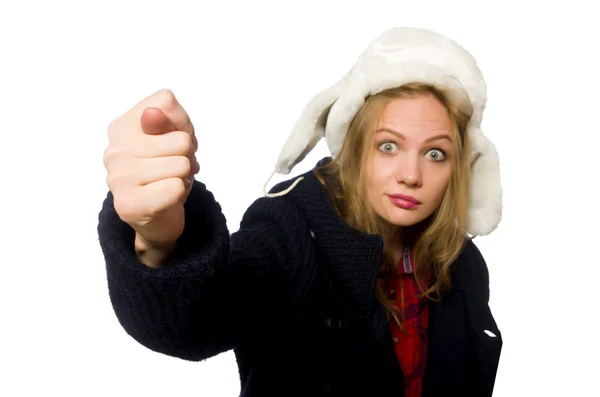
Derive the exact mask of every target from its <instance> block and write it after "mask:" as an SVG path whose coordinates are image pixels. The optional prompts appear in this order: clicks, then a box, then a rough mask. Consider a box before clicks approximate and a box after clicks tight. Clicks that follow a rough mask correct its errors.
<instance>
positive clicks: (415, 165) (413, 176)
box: [396, 154, 423, 187]
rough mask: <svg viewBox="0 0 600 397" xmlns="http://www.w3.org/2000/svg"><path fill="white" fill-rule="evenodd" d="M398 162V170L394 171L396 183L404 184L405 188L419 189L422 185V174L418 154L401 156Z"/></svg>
mask: <svg viewBox="0 0 600 397" xmlns="http://www.w3.org/2000/svg"><path fill="white" fill-rule="evenodd" d="M402 157H403V158H402V159H399V160H398V170H397V171H396V182H398V183H399V184H400V183H404V184H405V185H407V186H411V187H419V186H421V184H422V183H423V174H422V172H421V164H420V161H419V156H418V154H410V155H407V156H402Z"/></svg>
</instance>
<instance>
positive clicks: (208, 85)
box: [0, 1, 600, 397]
mask: <svg viewBox="0 0 600 397" xmlns="http://www.w3.org/2000/svg"><path fill="white" fill-rule="evenodd" d="M348 3H349V2H328V1H318V2H313V3H310V2H307V1H301V2H300V1H296V2H275V1H274V2H272V3H270V4H269V3H266V2H257V1H251V2H242V1H239V2H226V1H222V2H216V1H215V2H194V3H192V2H190V3H187V4H186V3H183V2H176V1H168V2H167V1H161V2H154V1H144V2H141V1H139V2H127V1H119V2H116V1H113V2H109V1H102V2H95V3H92V2H83V1H79V2H75V1H73V2H71V3H67V2H64V1H47V2H41V1H39V2H27V1H21V2H18V3H17V2H12V3H9V2H5V3H4V2H3V3H2V6H0V43H1V52H0V116H1V121H0V133H1V135H0V137H1V140H0V162H1V163H0V165H1V167H0V172H1V173H2V182H1V184H0V186H1V190H2V191H1V195H0V200H1V202H2V208H3V213H2V216H1V218H0V219H1V221H0V222H1V223H0V224H1V227H0V233H1V239H0V244H1V250H0V255H1V260H0V264H1V267H2V271H1V272H0V305H1V314H0V315H1V317H0V324H1V325H0V334H1V336H0V362H1V375H0V379H1V380H0V395H2V396H40V395H63V396H105V395H110V396H145V397H152V396H178V395H197V396H235V395H237V394H238V393H239V389H240V388H239V383H238V374H237V367H236V364H235V360H234V356H233V354H232V353H225V354H222V355H220V356H218V357H216V358H214V359H211V360H208V361H206V362H201V363H192V362H186V361H183V360H179V359H175V358H171V357H167V356H164V355H161V354H158V353H154V352H152V351H150V350H148V349H146V348H144V347H143V346H141V345H139V344H137V343H136V342H135V341H134V340H133V339H131V338H130V337H129V336H127V334H126V333H125V331H124V330H123V329H122V328H121V327H120V325H119V324H118V322H117V319H116V317H115V315H114V313H113V311H112V307H111V304H110V301H109V297H108V291H107V285H106V274H105V269H104V260H103V256H102V253H101V250H100V246H99V243H98V239H97V232H96V226H97V222H98V219H97V216H98V212H99V210H100V207H101V204H102V201H103V200H104V198H105V196H106V193H107V187H106V185H105V176H106V174H105V170H104V168H103V164H102V153H103V151H104V149H105V147H106V144H107V135H106V128H107V126H108V124H109V123H110V121H111V120H112V119H114V118H116V117H117V116H118V115H120V114H121V113H123V112H125V111H126V110H128V109H129V108H130V107H131V106H133V105H134V104H135V103H137V102H138V101H139V100H140V99H142V98H143V97H145V96H147V95H149V94H151V93H153V92H155V91H157V90H158V89H160V88H163V87H166V88H170V89H172V90H173V91H174V93H175V95H176V96H177V97H178V99H179V100H180V102H181V103H182V104H183V106H184V107H185V108H186V109H187V111H188V112H189V114H190V115H191V118H192V121H193V122H194V124H195V127H196V131H197V135H198V139H199V141H200V149H199V152H198V157H199V161H200V163H201V167H202V170H201V172H200V173H199V175H198V176H197V178H198V179H199V180H201V181H203V182H205V183H206V184H207V186H208V187H209V189H210V190H212V191H213V192H214V194H215V195H216V197H217V199H218V200H219V202H220V203H221V204H222V206H223V208H224V212H225V215H226V216H227V219H228V225H229V227H230V229H231V231H234V230H237V227H238V225H239V221H240V219H241V216H242V214H243V212H244V210H245V209H246V208H247V206H248V205H249V204H250V203H251V202H252V201H254V199H256V198H257V197H259V196H260V195H261V194H262V187H263V183H264V182H265V181H266V179H267V178H268V176H269V175H270V173H271V170H272V167H273V165H274V164H275V161H276V159H277V156H278V154H279V150H280V148H281V146H282V144H283V142H284V140H285V139H286V137H287V135H288V133H289V132H290V130H291V128H292V126H293V125H294V123H295V122H296V119H297V117H298V116H299V114H300V112H301V111H302V108H303V107H304V105H305V104H306V103H307V102H308V101H309V100H310V99H311V98H312V96H313V95H315V94H316V93H317V92H319V91H320V90H322V89H325V88H327V87H329V86H330V85H331V84H333V83H334V82H336V81H337V80H338V79H339V78H340V77H342V76H343V75H344V74H345V73H346V72H347V70H348V69H349V68H350V66H351V65H352V64H353V63H354V61H355V60H356V58H357V57H358V55H359V54H360V53H361V52H362V51H363V50H364V48H366V46H367V45H368V43H369V42H370V41H371V40H372V39H374V38H375V37H376V36H377V35H378V34H379V33H381V32H383V31H384V30H387V29H388V28H391V27H393V26H416V27H424V28H429V29H433V30H436V31H438V32H440V33H443V34H446V35H448V36H450V37H452V38H454V39H455V40H457V41H458V42H459V43H461V44H462V45H463V46H464V47H465V48H467V49H468V50H469V51H470V52H471V53H472V54H473V55H474V56H475V57H476V58H477V60H478V62H479V65H480V67H481V68H482V70H483V73H484V76H485V78H486V81H487V83H488V89H489V91H488V93H489V101H488V107H487V109H486V112H485V115H484V121H483V130H484V132H485V133H486V134H487V135H488V136H489V137H490V138H491V139H492V140H493V141H494V143H495V144H496V146H497V148H498V151H499V153H500V160H501V169H502V179H503V187H504V213H503V220H502V223H501V224H500V226H499V228H498V229H497V230H496V231H495V232H494V233H492V234H491V235H489V236H486V237H480V238H477V239H476V240H475V242H476V244H477V245H478V246H479V247H480V249H481V250H482V252H483V254H484V256H485V258H486V260H487V263H488V266H489V270H490V277H491V294H492V297H491V302H490V305H491V307H492V310H493V313H494V316H495V317H496V320H497V322H498V324H499V327H500V329H501V331H502V332H503V337H504V349H503V351H502V357H501V361H500V367H499V370H498V376H497V382H496V389H495V394H494V395H495V396H530V395H540V396H559V395H560V396H564V395H569V396H600V385H598V384H597V379H598V370H599V369H600V368H599V365H598V356H599V354H600V343H599V342H598V325H599V324H598V320H597V315H598V312H599V310H598V298H597V290H598V276H600V273H599V271H598V267H599V265H600V263H599V259H598V255H597V247H598V222H599V221H600V219H599V216H598V205H597V204H598V187H597V185H596V184H597V181H598V176H597V174H598V171H600V166H599V163H598V161H599V160H600V157H599V154H600V152H599V149H600V148H599V144H600V139H599V137H598V136H599V133H600V119H599V114H600V109H599V105H600V99H599V98H600V96H599V92H600V77H599V76H600V62H599V60H598V48H599V44H598V41H599V40H600V29H599V28H598V23H597V16H598V12H597V11H594V10H593V9H592V7H595V6H593V5H583V4H587V3H584V2H577V1H569V2H561V3H560V4H556V5H549V4H548V3H550V2H540V3H539V5H538V4H534V3H533V2H520V4H519V5H518V6H516V3H515V5H510V4H509V3H507V2H496V3H494V5H492V4H491V3H489V2H482V1H481V2H477V3H476V2H472V3H464V2H457V1H452V2H445V3H441V2H440V3H431V2H424V1H410V2H403V1H389V2H383V1H369V2H367V1H361V2H359V3H356V5H349V4H348ZM556 3H558V2H556ZM16 4H18V5H16ZM589 4H593V2H589ZM325 155H327V150H326V145H325V144H324V142H321V143H320V144H319V146H318V147H317V149H315V151H313V153H311V154H310V155H309V157H308V158H307V159H306V160H305V161H304V162H303V163H301V164H300V165H299V166H297V168H296V169H294V171H293V172H292V176H293V175H296V174H298V173H301V172H304V171H305V170H308V169H309V168H312V166H314V164H315V163H316V162H317V161H318V159H320V158H321V157H323V156H325ZM284 178H285V179H287V176H280V177H278V178H275V179H274V180H272V181H271V183H270V186H272V185H273V184H274V183H276V182H278V181H280V180H283V179H284ZM282 348H285V347H284V346H282Z"/></svg>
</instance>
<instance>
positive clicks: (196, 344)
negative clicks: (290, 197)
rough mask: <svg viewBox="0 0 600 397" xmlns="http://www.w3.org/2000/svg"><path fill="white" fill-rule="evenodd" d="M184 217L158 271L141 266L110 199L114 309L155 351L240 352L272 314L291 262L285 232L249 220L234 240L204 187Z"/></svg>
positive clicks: (187, 355)
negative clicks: (246, 337)
mask: <svg viewBox="0 0 600 397" xmlns="http://www.w3.org/2000/svg"><path fill="white" fill-rule="evenodd" d="M185 214H186V215H185V216H186V218H185V222H186V224H185V229H184V232H183V234H182V235H181V237H180V238H179V240H178V241H177V245H176V248H175V250H174V251H173V253H172V254H171V255H170V256H169V257H168V259H167V260H166V261H165V262H164V263H163V265H162V266H161V267H160V268H151V267H148V266H146V265H144V264H143V263H141V262H140V260H139V258H138V257H137V256H136V253H135V248H134V240H135V231H133V229H131V228H130V227H129V225H128V224H126V223H124V222H123V221H121V219H120V218H119V217H118V215H117V214H116V212H115V210H114V207H113V200H112V195H111V194H110V193H109V194H108V197H107V198H106V200H105V202H104V205H103V208H102V210H101V212H100V216H99V225H98V233H99V237H100V244H101V247H102V250H103V253H104V257H105V261H106V270H107V278H108V289H109V295H110V299H111V303H112V305H113V308H114V311H115V314H116V316H117V318H118V320H119V322H120V324H121V325H122V326H123V328H124V329H125V331H126V332H127V333H128V334H129V335H130V336H132V337H133V338H134V339H135V340H136V341H138V342H139V343H141V344H142V345H144V346H146V347H147V348H149V349H151V350H154V351H157V352H160V353H164V354H167V355H170V356H174V357H179V358H182V359H186V360H192V361H198V360H202V359H206V358H209V357H212V356H214V355H216V354H219V353H221V352H223V351H226V350H229V349H231V348H233V347H235V346H236V345H237V344H238V343H239V341H240V338H241V337H242V336H243V335H244V334H245V333H247V332H251V329H252V327H255V326H257V324H260V319H261V316H263V315H267V314H268V312H270V311H272V310H275V307H274V305H275V302H278V298H277V295H276V294H277V291H276V290H274V288H275V286H277V285H278V281H279V279H280V276H281V272H283V269H284V268H283V266H284V263H292V262H293V258H290V257H289V256H290V255H289V253H288V252H287V246H286V244H285V241H283V236H285V233H282V232H281V231H280V230H279V227H278V226H276V225H275V223H273V222H272V221H270V220H267V219H261V217H260V216H245V217H244V218H245V219H244V220H243V221H242V223H241V227H240V229H239V231H237V232H236V233H234V234H233V235H231V237H230V236H229V232H228V230H227V227H226V222H225V218H224V216H223V214H222V213H221V208H220V206H219V204H218V203H217V202H216V201H215V200H214V197H213V195H212V194H211V193H210V192H209V191H208V190H206V187H205V186H204V185H203V184H202V183H200V182H196V183H195V184H194V187H193V189H192V192H191V194H190V196H189V198H188V200H187V201H186V204H185ZM288 260H289V261H288Z"/></svg>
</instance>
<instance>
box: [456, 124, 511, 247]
mask: <svg viewBox="0 0 600 397" xmlns="http://www.w3.org/2000/svg"><path fill="white" fill-rule="evenodd" d="M469 143H470V144H471V153H470V156H471V180H470V185H469V204H468V205H469V213H468V215H467V222H466V226H465V229H466V231H467V233H469V234H471V235H473V236H484V235H488V234H490V233H491V232H493V231H494V230H495V229H496V228H497V226H498V224H499V223H500V220H501V218H502V183H501V180H500V159H499V157H498V151H497V150H496V147H495V145H494V144H493V143H492V141H490V140H489V139H488V138H487V137H486V136H485V135H484V134H483V132H482V131H481V130H480V129H479V128H469Z"/></svg>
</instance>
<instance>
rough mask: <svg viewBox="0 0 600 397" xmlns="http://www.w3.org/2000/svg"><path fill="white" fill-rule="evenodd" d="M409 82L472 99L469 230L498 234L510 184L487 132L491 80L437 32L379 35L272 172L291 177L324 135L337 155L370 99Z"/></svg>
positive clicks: (309, 115)
mask: <svg viewBox="0 0 600 397" xmlns="http://www.w3.org/2000/svg"><path fill="white" fill-rule="evenodd" d="M409 82H423V83H429V84H432V85H434V86H438V87H440V86H442V87H445V88H450V92H452V93H454V94H455V95H457V97H456V99H458V102H459V103H460V102H461V101H470V103H471V106H472V108H473V115H472V118H471V121H470V122H469V125H468V136H469V139H470V144H471V159H472V160H471V167H472V176H471V183H470V191H469V213H468V217H467V224H466V232H467V233H469V234H470V235H472V236H478V235H487V234H489V233H491V232H492V231H494V229H496V227H497V226H498V224H499V222H500V219H501V215H502V187H501V181H500V167H499V158H498V153H497V151H496V148H495V146H494V144H493V143H492V142H491V141H490V140H489V139H488V138H487V137H486V136H485V135H484V134H483V132H482V131H481V129H480V126H481V121H482V116H483V111H484V109H485V105H486V99H487V89H486V84H485V82H484V79H483V76H482V74H481V71H480V70H479V67H478V66H477V63H476V61H475V59H474V58H473V56H472V55H471V54H470V53H469V52H467V51H466V50H465V49H464V48H463V47H461V46H460V45H459V44H458V43H456V42H455V41H453V40H451V39H450V38H448V37H445V36H443V35H441V34H439V33H436V32H433V31H431V30H426V29H419V28H408V27H405V28H393V29H390V30H388V31H386V32H384V33H382V34H381V35H380V36H379V37H377V38H376V39H375V40H373V41H372V42H371V44H370V45H369V46H368V48H367V49H366V50H365V51H364V52H363V53H362V54H361V56H360V57H359V58H358V60H357V61H356V63H355V64H354V66H353V67H352V68H351V69H350V71H349V73H348V74H347V75H346V76H344V78H342V79H341V80H340V81H339V82H338V83H336V84H334V85H333V86H332V87H330V88H328V89H326V90H325V91H322V92H320V93H319V94H317V95H316V96H315V97H314V98H313V99H312V100H311V101H310V102H309V103H308V105H307V106H306V107H305V109H304V111H303V112H302V114H301V115H300V119H299V120H298V122H297V123H296V125H295V127H294V128H293V130H292V133H291V135H290V136H289V138H288V139H287V141H286V142H285V144H284V146H283V149H282V151H281V154H280V155H279V159H278V161H277V163H276V165H275V170H274V172H273V174H272V175H271V176H273V175H274V174H275V173H279V174H289V173H290V171H291V170H292V169H293V168H294V166H295V165H296V164H298V163H299V162H300V161H302V160H303V159H304V157H305V156H306V155H307V154H308V153H309V152H310V151H311V150H312V149H313V148H314V147H315V146H316V144H317V143H318V142H319V140H321V138H323V137H325V139H326V141H327V145H328V147H329V150H330V152H331V155H332V156H333V157H334V158H335V157H336V156H337V155H338V154H339V152H340V150H341V148H342V144H343V142H344V138H345V136H346V132H347V131H348V126H349V125H350V123H351V121H352V119H353V118H354V116H355V115H356V113H357V112H358V110H359V109H360V108H361V107H362V106H363V105H364V103H365V99H366V97H368V96H370V95H374V94H377V93H379V92H381V91H384V90H386V89H389V88H394V87H398V86H401V85H403V84H405V83H409ZM465 94H466V96H465ZM270 179H271V178H269V180H270ZM299 181H300V180H297V181H295V182H294V184H293V185H292V186H290V188H288V189H286V191H284V192H280V193H275V194H267V196H271V197H275V196H280V195H283V194H286V193H287V192H289V191H290V190H291V189H293V188H294V186H295V185H296V184H297V183H298V182H299ZM267 183H268V181H267ZM265 190H266V184H265Z"/></svg>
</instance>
